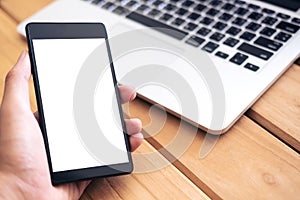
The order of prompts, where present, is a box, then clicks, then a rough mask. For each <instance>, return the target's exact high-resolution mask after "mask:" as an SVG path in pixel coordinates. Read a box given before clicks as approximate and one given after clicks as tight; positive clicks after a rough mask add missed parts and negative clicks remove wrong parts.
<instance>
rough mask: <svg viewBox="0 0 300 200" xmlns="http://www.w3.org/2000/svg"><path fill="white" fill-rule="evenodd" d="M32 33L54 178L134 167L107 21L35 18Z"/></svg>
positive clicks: (40, 109)
mask: <svg viewBox="0 0 300 200" xmlns="http://www.w3.org/2000/svg"><path fill="white" fill-rule="evenodd" d="M26 35H27V42H28V48H29V56H30V60H31V69H32V76H33V81H34V87H35V93H36V100H37V106H38V113H39V123H40V128H41V131H42V134H43V138H44V143H45V148H46V153H47V158H48V165H49V170H50V175H51V180H52V184H53V185H57V184H61V183H66V182H73V181H79V180H87V179H92V178H96V177H103V176H112V175H121V174H127V173H130V172H132V170H133V165H132V158H131V154H130V144H129V138H128V135H127V134H126V131H125V130H126V127H125V123H124V119H123V112H122V107H121V105H120V103H121V102H120V94H119V90H118V84H117V80H116V77H115V71H114V66H113V62H112V56H111V53H110V47H109V42H108V38H107V32H106V29H105V26H104V25H103V24H101V23H29V24H28V25H27V26H26Z"/></svg>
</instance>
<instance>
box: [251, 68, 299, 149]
mask: <svg viewBox="0 0 300 200" xmlns="http://www.w3.org/2000/svg"><path fill="white" fill-rule="evenodd" d="M299 77H300V66H298V65H295V64H294V65H293V66H292V67H291V68H290V69H289V70H288V71H287V72H286V73H285V74H284V75H283V76H282V77H281V78H280V79H279V80H278V81H277V82H276V83H275V84H274V85H273V86H272V87H271V88H270V89H269V90H268V91H267V92H266V93H265V94H264V95H263V96H262V97H261V98H260V99H259V100H258V101H257V102H256V103H255V104H254V105H253V106H252V108H251V109H250V110H249V111H248V113H247V115H248V116H249V117H250V118H252V119H254V120H255V121H256V122H258V123H259V124H261V125H262V126H263V127H265V128H266V129H267V130H269V131H270V132H271V133H273V134H275V135H276V136H277V137H279V138H280V139H282V140H283V141H284V142H286V143H287V144H289V145H290V146H292V147H293V148H294V149H296V150H297V151H298V152H300V124H299V122H300V92H299V90H300V79H299Z"/></svg>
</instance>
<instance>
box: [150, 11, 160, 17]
mask: <svg viewBox="0 0 300 200" xmlns="http://www.w3.org/2000/svg"><path fill="white" fill-rule="evenodd" d="M159 14H160V11H159V10H157V9H152V10H151V11H150V12H148V15H149V16H151V17H155V16H157V15H159Z"/></svg>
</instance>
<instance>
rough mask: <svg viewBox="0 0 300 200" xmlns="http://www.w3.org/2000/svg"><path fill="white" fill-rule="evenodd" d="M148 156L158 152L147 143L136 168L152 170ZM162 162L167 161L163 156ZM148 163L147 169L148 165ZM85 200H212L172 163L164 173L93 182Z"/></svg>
mask: <svg viewBox="0 0 300 200" xmlns="http://www.w3.org/2000/svg"><path fill="white" fill-rule="evenodd" d="M148 153H157V151H156V150H155V149H154V148H153V147H151V146H150V145H149V144H148V143H147V142H144V143H143V144H142V146H141V147H139V149H138V150H137V152H135V153H134V155H139V157H134V166H135V167H136V168H139V169H141V168H143V167H145V169H148V167H149V164H150V165H151V164H152V165H157V163H153V162H152V160H149V158H148V157H147V154H148ZM161 158H162V159H164V158H163V157H162V156H161ZM145 163H147V166H145ZM81 199H209V198H208V197H207V196H206V195H205V194H204V193H203V192H202V191H201V190H199V188H197V187H196V186H195V185H194V184H193V183H192V182H191V181H190V180H188V179H187V178H186V177H185V176H184V175H183V174H182V173H181V172H180V171H179V170H178V169H176V168H175V167H174V166H172V165H171V164H169V165H168V166H166V167H164V168H163V169H161V170H155V171H152V172H148V171H147V170H146V171H144V172H143V173H141V171H139V173H137V172H134V173H133V174H130V175H124V176H118V177H110V178H102V179H97V180H95V181H93V183H92V184H91V185H90V186H89V187H88V188H87V190H86V191H85V193H84V195H83V196H82V198H81Z"/></svg>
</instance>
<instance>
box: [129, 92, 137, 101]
mask: <svg viewBox="0 0 300 200" xmlns="http://www.w3.org/2000/svg"><path fill="white" fill-rule="evenodd" d="M135 97H136V92H134V93H133V94H132V95H131V96H130V101H133V100H134V99H135Z"/></svg>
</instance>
